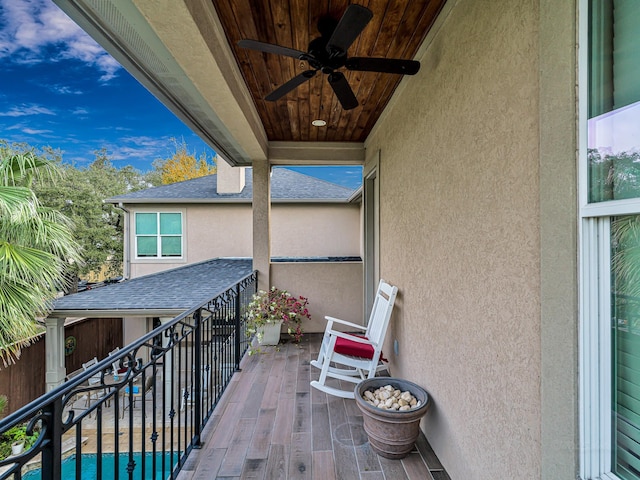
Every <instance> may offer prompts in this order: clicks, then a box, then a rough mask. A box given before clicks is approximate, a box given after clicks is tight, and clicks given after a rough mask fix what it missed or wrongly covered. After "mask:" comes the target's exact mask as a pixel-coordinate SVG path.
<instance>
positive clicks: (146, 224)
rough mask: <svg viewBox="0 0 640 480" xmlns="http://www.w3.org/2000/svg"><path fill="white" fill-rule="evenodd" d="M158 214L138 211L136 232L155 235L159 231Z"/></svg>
mask: <svg viewBox="0 0 640 480" xmlns="http://www.w3.org/2000/svg"><path fill="white" fill-rule="evenodd" d="M157 219H158V215H157V214H155V213H136V234H137V235H155V234H157V233H158V226H157Z"/></svg>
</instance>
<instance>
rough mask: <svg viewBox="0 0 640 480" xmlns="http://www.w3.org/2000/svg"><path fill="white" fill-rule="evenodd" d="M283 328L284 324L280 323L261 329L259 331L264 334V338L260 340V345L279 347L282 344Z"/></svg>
mask: <svg viewBox="0 0 640 480" xmlns="http://www.w3.org/2000/svg"><path fill="white" fill-rule="evenodd" d="M281 326H282V322H278V323H273V324H270V325H265V326H264V327H261V328H260V329H259V330H258V331H259V332H262V338H261V339H260V340H259V343H260V345H278V343H280V327H281ZM259 337H260V336H259Z"/></svg>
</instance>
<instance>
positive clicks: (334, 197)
mask: <svg viewBox="0 0 640 480" xmlns="http://www.w3.org/2000/svg"><path fill="white" fill-rule="evenodd" d="M245 175H246V176H245V179H246V184H245V187H244V189H243V190H242V192H240V193H236V194H218V191H217V182H216V177H217V175H207V176H205V177H200V178H194V179H193V180H186V181H184V182H178V183H172V184H170V185H162V186H160V187H153V188H148V189H146V190H139V191H137V192H132V193H127V194H125V195H118V196H117V197H111V198H109V199H107V202H114V203H115V202H123V203H145V202H154V203H158V202H159V201H165V202H172V203H175V202H177V201H180V202H188V201H198V202H203V201H207V202H224V201H246V202H250V201H251V197H252V192H253V172H252V170H251V169H250V168H247V169H246V170H245ZM354 192H355V190H352V189H350V188H347V187H343V186H341V185H336V184H335V183H331V182H327V181H325V180H320V179H318V178H315V177H311V176H309V175H304V174H302V173H298V172H294V171H293V170H289V169H287V168H274V169H273V175H272V177H271V199H272V200H273V201H275V202H277V201H288V200H291V201H296V200H297V201H304V200H307V201H342V202H346V201H348V200H349V198H350V197H351V196H352V195H353V193H354Z"/></svg>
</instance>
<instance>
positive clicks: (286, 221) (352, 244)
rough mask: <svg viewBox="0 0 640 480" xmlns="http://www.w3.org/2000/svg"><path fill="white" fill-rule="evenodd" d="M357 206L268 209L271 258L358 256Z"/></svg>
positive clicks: (296, 206)
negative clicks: (269, 212) (269, 211)
mask: <svg viewBox="0 0 640 480" xmlns="http://www.w3.org/2000/svg"><path fill="white" fill-rule="evenodd" d="M360 238H361V232H360V204H340V205H336V204H333V205H332V204H325V205H322V204H317V205H313V206H311V205H308V204H307V205H303V204H279V203H276V204H274V205H273V206H272V207H271V255H272V256H274V257H283V256H287V257H326V256H329V257H332V256H360V255H361V253H360V251H361V250H360Z"/></svg>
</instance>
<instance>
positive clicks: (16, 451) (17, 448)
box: [11, 442, 24, 455]
mask: <svg viewBox="0 0 640 480" xmlns="http://www.w3.org/2000/svg"><path fill="white" fill-rule="evenodd" d="M23 449H24V442H15V443H12V444H11V454H12V455H20V454H21V453H22V450H23Z"/></svg>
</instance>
